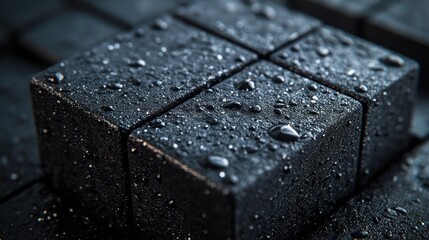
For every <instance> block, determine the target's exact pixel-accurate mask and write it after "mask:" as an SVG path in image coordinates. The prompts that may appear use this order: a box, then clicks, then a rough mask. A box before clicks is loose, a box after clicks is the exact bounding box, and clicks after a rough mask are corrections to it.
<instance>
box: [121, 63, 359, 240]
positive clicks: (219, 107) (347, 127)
mask: <svg viewBox="0 0 429 240" xmlns="http://www.w3.org/2000/svg"><path fill="white" fill-rule="evenodd" d="M279 78H282V79H284V82H283V83H279V81H277V80H276V79H279ZM361 117H362V106H361V104H360V103H359V102H357V101H356V100H353V99H351V98H349V97H346V96H344V95H342V94H339V93H337V92H335V91H334V90H331V89H329V88H326V87H324V86H322V85H320V84H316V83H314V82H312V81H310V80H308V79H305V78H303V77H300V76H298V75H295V74H292V73H291V72H289V71H287V70H285V69H283V68H281V67H278V66H276V65H273V64H270V63H267V62H262V63H258V64H256V65H253V66H251V67H249V68H248V69H245V70H244V71H242V72H240V73H239V74H237V75H235V76H234V77H232V78H230V79H227V80H225V81H224V82H222V83H220V84H219V85H216V86H215V87H214V88H213V89H209V90H207V91H205V92H203V93H202V94H201V95H199V96H197V97H195V98H193V99H192V100H189V101H187V102H185V103H184V104H182V105H181V106H179V107H177V108H175V109H173V110H172V111H171V112H169V113H167V114H165V115H163V116H161V117H158V118H157V119H155V120H153V121H152V122H150V123H149V124H147V125H145V126H143V127H141V128H138V129H136V130H135V131H133V132H132V134H131V136H130V140H129V141H130V142H129V151H130V152H129V158H130V170H131V179H132V180H131V184H132V185H131V186H132V196H133V206H134V217H135V224H136V225H137V229H138V230H140V231H141V235H142V236H145V237H150V238H152V237H154V236H155V234H156V235H157V237H156V238H158V239H168V238H171V237H172V236H175V237H179V238H183V237H185V236H189V237H192V238H197V239H204V238H209V239H225V238H226V237H236V238H240V239H251V238H259V237H271V238H274V239H279V238H291V237H293V236H294V235H295V234H297V232H298V231H299V230H301V229H302V227H303V226H305V225H309V224H312V223H314V222H315V221H316V220H317V219H318V218H319V217H320V216H323V215H324V214H328V213H329V212H330V211H331V210H332V209H333V207H335V206H336V204H337V203H338V201H339V200H341V199H344V198H345V197H346V196H348V195H349V194H351V192H352V191H353V189H354V187H355V178H356V176H357V164H358V155H359V138H360V135H361V130H360V126H361V122H362V118H361ZM279 124H280V125H286V126H287V125H290V126H287V127H286V128H288V130H287V131H286V129H285V130H283V133H282V134H283V135H282V137H280V136H279V133H278V132H277V133H275V132H274V133H273V130H275V129H272V127H274V126H277V125H279ZM275 131H277V130H275ZM295 131H296V132H295ZM270 132H271V133H270ZM330 146H336V147H335V148H332V147H330Z"/></svg>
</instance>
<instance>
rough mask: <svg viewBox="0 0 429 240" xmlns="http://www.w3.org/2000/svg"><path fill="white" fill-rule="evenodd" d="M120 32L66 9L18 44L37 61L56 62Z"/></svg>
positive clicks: (43, 23) (103, 23) (93, 18)
mask: <svg viewBox="0 0 429 240" xmlns="http://www.w3.org/2000/svg"><path fill="white" fill-rule="evenodd" d="M118 31H119V29H118V28H116V27H115V26H113V25H110V24H109V23H107V22H103V21H102V20H100V19H98V18H96V17H94V16H91V15H89V14H87V13H85V12H83V11H78V10H69V11H66V12H63V13H62V14H59V15H57V16H55V17H52V18H49V19H47V20H46V21H43V22H41V23H40V24H39V25H37V26H36V27H34V28H32V29H31V30H29V31H28V32H26V33H25V34H24V35H23V37H22V39H21V43H22V45H24V47H26V48H28V49H30V50H31V51H33V52H34V53H36V54H37V55H38V56H39V57H40V58H43V59H44V60H46V61H48V62H50V63H56V62H58V61H61V60H63V59H65V58H68V57H71V56H72V55H74V54H75V53H78V52H79V51H81V50H84V49H85V48H88V47H90V46H92V45H93V44H95V43H97V42H98V41H100V40H102V39H105V38H106V37H108V36H111V35H112V34H114V33H117V32H118Z"/></svg>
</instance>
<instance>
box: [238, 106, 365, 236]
mask: <svg viewBox="0 0 429 240" xmlns="http://www.w3.org/2000/svg"><path fill="white" fill-rule="evenodd" d="M361 124H362V109H358V110H356V111H355V112H352V113H350V114H349V115H348V116H345V117H344V118H341V119H338V121H337V122H335V123H333V124H332V126H331V127H329V128H328V129H326V130H325V131H324V132H323V133H322V134H321V135H323V137H321V138H319V139H318V141H314V142H313V143H311V144H309V146H306V148H305V150H303V152H300V153H298V154H295V155H294V156H290V160H289V161H288V162H287V163H286V165H283V167H282V168H276V169H274V170H273V171H272V172H270V173H269V174H267V175H266V176H265V177H263V178H261V179H259V181H258V184H255V185H253V186H251V187H249V188H247V189H245V190H244V191H242V192H240V193H238V194H237V199H238V200H237V218H236V224H237V228H238V231H239V236H240V239H251V238H255V236H256V237H267V236H269V237H270V238H273V239H284V238H285V237H287V238H294V237H298V236H300V234H302V233H303V232H304V231H305V230H307V229H312V228H313V227H314V226H315V223H317V222H319V221H320V220H322V219H323V217H324V216H327V215H329V214H331V213H332V212H333V210H335V209H336V207H338V206H339V204H340V203H342V202H343V201H344V200H345V199H347V198H348V197H350V196H351V195H352V193H353V191H354V189H355V186H356V176H357V174H358V171H357V169H358V164H359V151H360V149H359V142H360V134H361V131H360V127H361ZM267 203H269V204H267Z"/></svg>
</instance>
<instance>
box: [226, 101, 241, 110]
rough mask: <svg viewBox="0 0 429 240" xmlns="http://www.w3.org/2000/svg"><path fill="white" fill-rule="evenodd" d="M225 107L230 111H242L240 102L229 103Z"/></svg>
mask: <svg viewBox="0 0 429 240" xmlns="http://www.w3.org/2000/svg"><path fill="white" fill-rule="evenodd" d="M223 107H224V108H229V109H240V108H241V103H240V102H227V103H225V104H224V105H223Z"/></svg>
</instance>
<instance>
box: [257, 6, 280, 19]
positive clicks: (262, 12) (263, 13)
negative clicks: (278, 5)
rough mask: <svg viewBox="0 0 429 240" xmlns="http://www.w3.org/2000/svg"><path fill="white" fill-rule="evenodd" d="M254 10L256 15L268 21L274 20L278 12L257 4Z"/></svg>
mask: <svg viewBox="0 0 429 240" xmlns="http://www.w3.org/2000/svg"><path fill="white" fill-rule="evenodd" d="M252 10H253V12H254V13H255V14H256V15H258V16H260V17H264V18H266V19H273V18H275V17H276V15H277V12H276V10H275V9H274V8H273V7H271V6H268V5H264V6H262V5H259V4H255V5H254V7H253V9H252Z"/></svg>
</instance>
